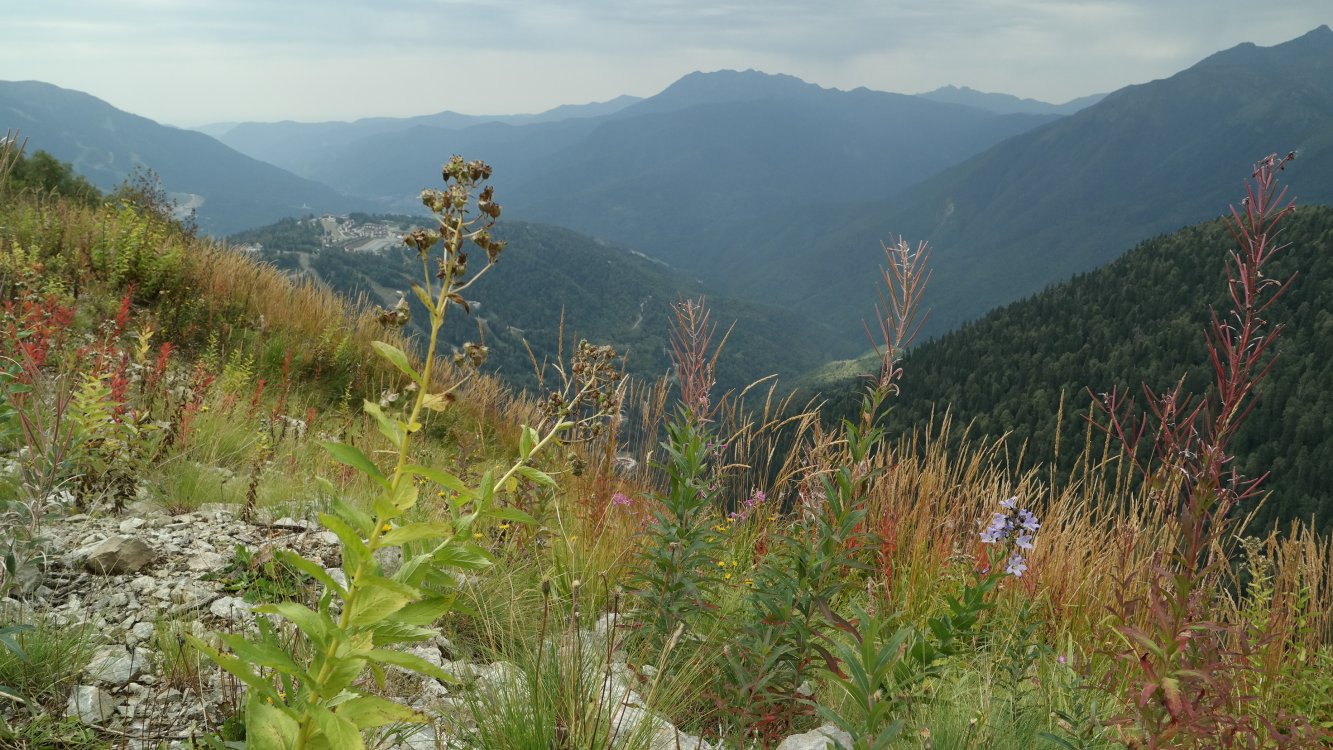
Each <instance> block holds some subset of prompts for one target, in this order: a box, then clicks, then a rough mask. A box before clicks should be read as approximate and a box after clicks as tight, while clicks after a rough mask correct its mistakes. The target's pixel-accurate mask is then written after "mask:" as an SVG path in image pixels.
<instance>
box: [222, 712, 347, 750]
mask: <svg viewBox="0 0 1333 750" xmlns="http://www.w3.org/2000/svg"><path fill="white" fill-rule="evenodd" d="M310 717H311V718H312V719H314V721H315V726H317V727H319V731H320V732H321V733H322V734H323V736H324V740H325V741H326V742H328V743H329V747H330V748H333V750H365V747H366V742H365V740H364V739H363V738H362V737H361V731H360V730H358V729H357V728H356V725H355V724H353V723H352V722H350V721H348V720H347V719H345V718H343V717H342V716H340V715H338V714H335V713H333V712H331V711H329V710H328V709H327V708H324V707H323V706H311V707H310ZM246 750H249V748H246Z"/></svg>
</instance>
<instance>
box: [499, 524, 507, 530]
mask: <svg viewBox="0 0 1333 750" xmlns="http://www.w3.org/2000/svg"><path fill="white" fill-rule="evenodd" d="M507 528H509V524H507V523H502V524H500V530H501V531H504V530H505V529H507Z"/></svg>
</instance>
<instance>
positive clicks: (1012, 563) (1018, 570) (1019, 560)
mask: <svg viewBox="0 0 1333 750" xmlns="http://www.w3.org/2000/svg"><path fill="white" fill-rule="evenodd" d="M1027 569H1028V564H1027V562H1026V561H1025V560H1024V559H1023V555H1022V554H1020V553H1018V552H1015V553H1014V554H1012V555H1010V556H1009V564H1008V565H1006V566H1005V568H1004V572H1006V573H1008V574H1009V575H1011V576H1014V577H1015V578H1022V577H1023V571H1025V570H1027Z"/></svg>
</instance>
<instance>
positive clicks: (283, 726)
mask: <svg viewBox="0 0 1333 750" xmlns="http://www.w3.org/2000/svg"><path fill="white" fill-rule="evenodd" d="M300 733H301V727H300V726H299V725H298V724H297V723H296V719H293V718H292V717H290V716H288V715H287V712H286V711H284V710H282V709H281V708H278V707H277V706H271V705H269V704H268V703H266V702H265V701H264V699H263V698H261V697H260V696H259V695H258V694H256V693H251V694H250V700H248V701H247V702H246V705H245V748H246V750H292V748H295V747H296V738H297V737H298V736H299V735H300Z"/></svg>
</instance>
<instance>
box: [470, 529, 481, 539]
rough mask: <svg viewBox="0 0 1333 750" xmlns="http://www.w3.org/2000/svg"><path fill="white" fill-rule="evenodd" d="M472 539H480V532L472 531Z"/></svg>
mask: <svg viewBox="0 0 1333 750" xmlns="http://www.w3.org/2000/svg"><path fill="white" fill-rule="evenodd" d="M472 538H473V539H480V538H481V532H480V531H474V532H472Z"/></svg>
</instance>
